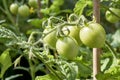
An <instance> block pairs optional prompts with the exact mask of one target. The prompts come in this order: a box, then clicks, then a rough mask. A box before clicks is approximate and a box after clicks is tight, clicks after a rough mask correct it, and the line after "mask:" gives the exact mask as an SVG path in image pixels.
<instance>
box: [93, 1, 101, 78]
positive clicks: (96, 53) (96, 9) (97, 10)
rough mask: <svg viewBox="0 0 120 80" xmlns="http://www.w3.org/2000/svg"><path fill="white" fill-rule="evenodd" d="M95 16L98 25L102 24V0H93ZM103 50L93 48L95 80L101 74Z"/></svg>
mask: <svg viewBox="0 0 120 80" xmlns="http://www.w3.org/2000/svg"><path fill="white" fill-rule="evenodd" d="M93 15H94V17H95V19H96V22H97V23H100V0H93ZM101 52H102V51H101V49H99V48H93V80H97V79H96V77H95V76H96V74H98V73H99V72H100V54H101Z"/></svg>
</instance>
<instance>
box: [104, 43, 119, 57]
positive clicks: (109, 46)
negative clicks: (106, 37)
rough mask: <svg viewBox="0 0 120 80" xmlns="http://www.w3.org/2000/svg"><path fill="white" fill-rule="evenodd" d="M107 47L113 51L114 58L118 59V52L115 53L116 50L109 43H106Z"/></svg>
mask: <svg viewBox="0 0 120 80" xmlns="http://www.w3.org/2000/svg"><path fill="white" fill-rule="evenodd" d="M105 45H106V46H107V48H108V49H109V50H110V51H111V53H112V55H113V57H114V58H117V54H116V52H115V51H114V49H113V48H112V46H111V45H110V44H109V43H108V42H107V41H105Z"/></svg>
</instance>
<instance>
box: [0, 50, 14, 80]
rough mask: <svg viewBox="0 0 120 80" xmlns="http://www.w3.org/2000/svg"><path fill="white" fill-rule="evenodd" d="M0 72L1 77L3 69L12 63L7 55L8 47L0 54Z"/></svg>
mask: <svg viewBox="0 0 120 80" xmlns="http://www.w3.org/2000/svg"><path fill="white" fill-rule="evenodd" d="M0 63H1V73H0V78H1V77H3V75H4V73H5V71H6V70H7V69H8V68H9V67H10V66H11V65H12V61H11V58H10V55H9V49H7V50H5V51H4V52H3V53H2V54H1V56H0Z"/></svg>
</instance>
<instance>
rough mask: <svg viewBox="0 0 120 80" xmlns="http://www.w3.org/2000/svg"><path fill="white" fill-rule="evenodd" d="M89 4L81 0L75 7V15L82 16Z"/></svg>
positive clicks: (85, 0)
mask: <svg viewBox="0 0 120 80" xmlns="http://www.w3.org/2000/svg"><path fill="white" fill-rule="evenodd" d="M87 4H88V2H87V0H79V1H78V2H77V3H76V5H75V8H74V13H75V14H77V15H81V14H82V12H83V10H84V8H85V7H86V6H87Z"/></svg>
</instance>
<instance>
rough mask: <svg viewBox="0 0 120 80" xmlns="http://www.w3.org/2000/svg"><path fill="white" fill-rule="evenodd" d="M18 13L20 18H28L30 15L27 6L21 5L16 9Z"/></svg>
mask: <svg viewBox="0 0 120 80" xmlns="http://www.w3.org/2000/svg"><path fill="white" fill-rule="evenodd" d="M18 13H19V15H20V16H22V17H28V16H29V14H30V11H29V7H28V6H27V5H21V6H20V7H19V8H18Z"/></svg>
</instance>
